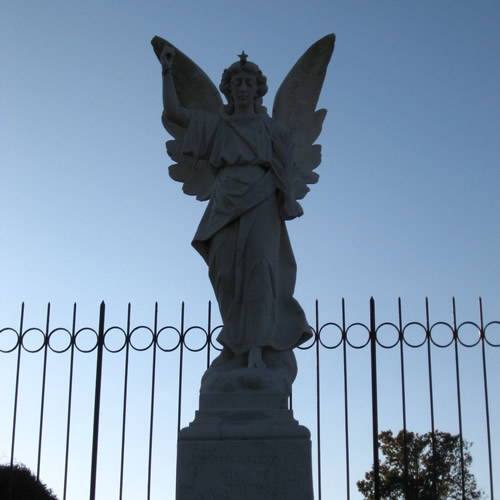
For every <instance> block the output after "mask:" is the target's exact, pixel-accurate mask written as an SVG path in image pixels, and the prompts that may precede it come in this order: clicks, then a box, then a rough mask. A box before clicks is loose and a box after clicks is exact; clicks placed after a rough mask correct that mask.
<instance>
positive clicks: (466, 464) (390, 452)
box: [356, 430, 484, 500]
mask: <svg viewBox="0 0 500 500" xmlns="http://www.w3.org/2000/svg"><path fill="white" fill-rule="evenodd" d="M378 437H379V446H380V451H381V452H382V454H383V455H384V460H383V461H382V460H381V462H380V466H379V470H380V475H379V478H380V480H379V481H380V482H379V491H380V497H381V498H384V499H390V500H396V499H398V500H399V499H406V500H424V499H425V500H431V499H440V500H441V499H445V498H446V499H451V500H463V499H464V498H465V499H467V500H475V499H482V498H484V494H483V492H482V491H481V490H480V489H479V488H478V486H477V483H476V479H475V477H474V475H473V474H472V473H471V472H470V465H471V463H472V456H471V455H470V453H469V449H470V444H469V443H468V442H466V441H463V445H462V447H461V441H460V435H451V434H449V433H448V432H438V431H436V432H434V434H432V433H431V432H427V433H425V434H417V433H413V432H408V431H406V432H405V431H403V430H402V431H400V432H399V433H398V435H397V436H394V435H393V433H392V431H390V430H389V431H383V432H381V433H380V434H379V436H378ZM462 452H463V455H462ZM462 456H463V465H462ZM462 469H463V474H462ZM374 477H375V476H374V468H373V466H372V470H371V471H370V472H367V473H366V474H365V480H364V481H358V482H357V483H356V484H357V486H358V490H359V491H360V493H361V494H362V495H363V496H364V498H365V499H370V500H371V499H374V498H375V496H374V490H375V481H374ZM462 487H463V489H464V492H465V496H463V495H462Z"/></svg>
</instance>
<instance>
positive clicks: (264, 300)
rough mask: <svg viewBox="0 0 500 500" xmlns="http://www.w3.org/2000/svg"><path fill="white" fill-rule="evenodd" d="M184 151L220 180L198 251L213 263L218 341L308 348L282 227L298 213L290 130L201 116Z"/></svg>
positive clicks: (241, 348)
mask: <svg viewBox="0 0 500 500" xmlns="http://www.w3.org/2000/svg"><path fill="white" fill-rule="evenodd" d="M226 120H230V121H231V125H229V124H228V123H227V122H226ZM235 129H236V130H237V131H235ZM242 136H243V137H244V139H243V138H242ZM183 152H184V154H186V155H188V156H192V157H193V158H194V159H195V160H197V159H202V160H208V163H209V166H208V167H206V168H213V169H214V170H215V173H216V175H215V186H214V190H213V193H212V195H211V197H210V201H209V203H208V206H207V209H206V211H205V213H204V215H203V218H202V219H201V222H200V225H199V227H198V230H197V232H196V234H195V237H194V239H193V243H192V244H193V246H194V248H195V249H196V250H197V251H198V252H199V253H200V254H201V256H202V257H203V258H204V259H205V261H206V263H207V264H208V268H209V276H210V280H211V282H212V286H213V288H214V291H215V296H216V297H217V301H218V303H219V309H220V313H221V317H222V321H223V324H224V325H223V328H222V331H221V332H220V334H219V335H218V337H217V340H218V341H219V342H220V343H221V344H222V345H223V346H225V347H227V348H229V349H230V350H231V351H233V352H235V353H245V352H248V351H249V349H250V348H251V347H256V346H260V347H269V348H273V349H276V350H287V349H292V348H294V347H296V346H297V345H300V344H301V343H303V342H305V341H306V340H307V339H309V338H310V337H311V329H310V327H309V325H308V323H307V321H306V318H305V315H304V311H303V310H302V308H301V306H300V305H299V303H298V302H297V301H296V300H295V299H294V298H293V293H294V289H295V279H296V273H297V266H296V264H295V258H294V256H293V252H292V248H291V245H290V240H289V237H288V233H287V229H286V226H285V222H284V220H283V218H286V219H289V218H293V217H294V216H295V215H296V214H293V213H286V210H290V207H291V209H292V211H293V210H294V206H293V204H292V205H290V203H289V201H290V199H291V196H293V192H292V190H293V180H294V177H293V171H292V165H293V163H292V162H291V157H292V144H291V141H290V140H289V135H288V133H287V131H286V129H285V128H284V127H283V125H281V124H280V123H279V122H277V121H276V120H273V119H271V118H270V117H269V116H267V115H265V114H257V115H252V116H244V117H243V116H239V117H235V116H231V117H229V118H227V117H226V118H225V119H223V118H222V116H221V115H219V114H215V113H207V112H201V111H196V112H193V115H192V117H191V119H190V123H189V126H188V128H187V131H186V135H185V140H184V148H183ZM204 165H206V163H204ZM286 200H288V203H287V202H286ZM293 201H294V198H293ZM294 203H295V201H294Z"/></svg>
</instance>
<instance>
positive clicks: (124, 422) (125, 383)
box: [118, 302, 132, 500]
mask: <svg viewBox="0 0 500 500" xmlns="http://www.w3.org/2000/svg"><path fill="white" fill-rule="evenodd" d="M131 313H132V306H131V305H130V302H129V303H128V307H127V333H126V334H125V373H124V379H123V406H122V408H123V409H122V448H121V454H120V492H119V496H118V498H119V500H122V498H123V471H124V469H125V429H126V428H127V396H128V362H129V354H130V317H131Z"/></svg>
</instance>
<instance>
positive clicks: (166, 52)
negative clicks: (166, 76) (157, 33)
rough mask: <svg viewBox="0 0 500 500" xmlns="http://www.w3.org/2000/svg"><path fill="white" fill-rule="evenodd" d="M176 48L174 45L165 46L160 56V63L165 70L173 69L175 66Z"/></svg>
mask: <svg viewBox="0 0 500 500" xmlns="http://www.w3.org/2000/svg"><path fill="white" fill-rule="evenodd" d="M174 56H175V48H174V47H172V45H167V44H165V45H164V46H163V49H162V51H161V54H160V62H161V66H162V69H163V70H167V71H168V70H170V69H172V65H173V64H174Z"/></svg>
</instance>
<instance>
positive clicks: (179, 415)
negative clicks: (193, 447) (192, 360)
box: [177, 302, 184, 434]
mask: <svg viewBox="0 0 500 500" xmlns="http://www.w3.org/2000/svg"><path fill="white" fill-rule="evenodd" d="M180 340H181V341H180V352H179V395H178V403H177V404H178V406H177V434H179V432H180V431H181V404H182V368H183V366H182V365H183V361H184V302H182V308H181V339H180Z"/></svg>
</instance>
